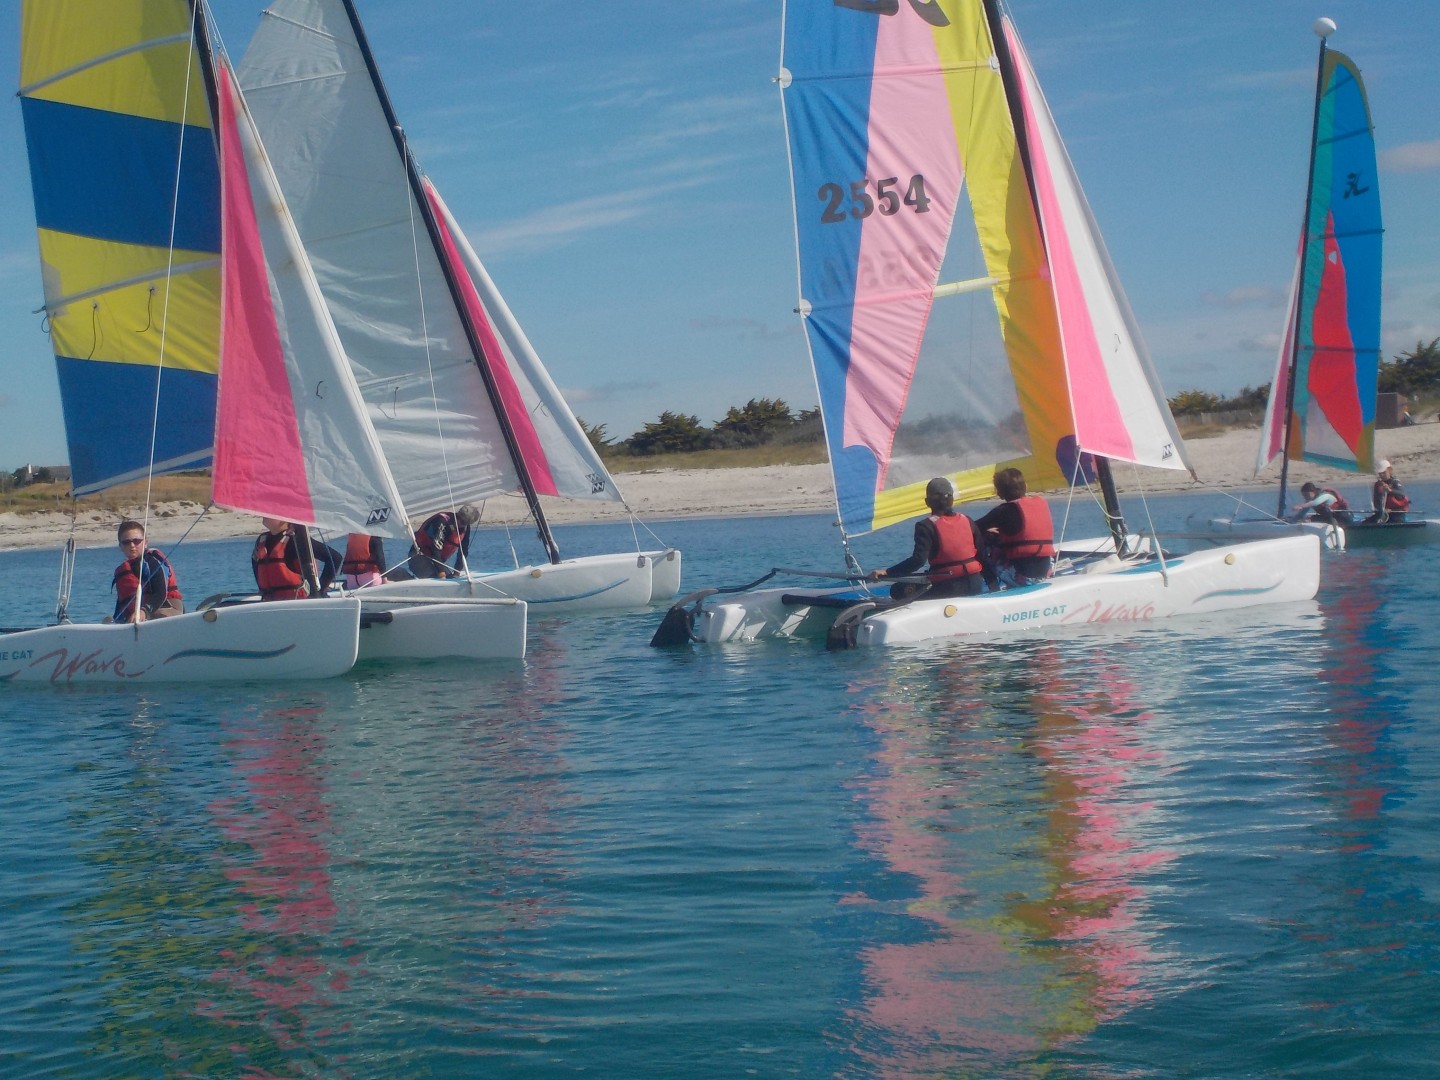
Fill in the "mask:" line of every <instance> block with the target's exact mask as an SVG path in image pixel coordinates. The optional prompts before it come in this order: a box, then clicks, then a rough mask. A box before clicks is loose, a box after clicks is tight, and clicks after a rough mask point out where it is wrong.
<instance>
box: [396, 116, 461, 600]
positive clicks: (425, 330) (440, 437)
mask: <svg viewBox="0 0 1440 1080" xmlns="http://www.w3.org/2000/svg"><path fill="white" fill-rule="evenodd" d="M396 130H397V133H398V134H399V136H400V139H401V141H402V142H403V143H404V144H405V150H404V155H405V160H406V161H408V160H409V156H410V141H409V139H408V137H407V136H406V135H405V132H404V131H402V130H400V129H398V128H397V129H396ZM415 198H416V196H415V192H414V189H413V188H412V187H409V186H407V187H406V199H405V207H406V210H408V211H409V214H410V251H411V254H412V255H413V256H414V261H415V295H416V297H417V298H418V299H419V301H420V334H421V340H422V341H424V342H425V375H426V378H427V379H429V382H430V410H431V412H432V413H433V414H434V416H435V438H436V440H437V441H438V442H439V444H440V470H441V472H442V473H444V476H445V500H446V503H447V505H448V506H449V507H450V513H452V514H454V515H456V520H457V521H458V520H459V513H460V508H459V506H458V505H457V504H456V502H455V485H454V482H453V480H452V479H451V476H450V455H449V452H448V451H447V450H446V447H445V427H444V424H443V423H442V422H441V420H440V396H439V394H437V393H436V391H435V361H434V358H433V357H432V355H431V348H430V323H429V318H428V315H427V313H426V310H425V282H424V280H423V278H422V277H421V270H420V236H419V233H418V232H416V229H415V210H416V206H415ZM460 561H461V563H462V565H464V564H466V560H465V556H464V555H463V554H462V555H461V556H460ZM465 568H466V572H467V573H468V572H469V566H468V565H466V567H465Z"/></svg>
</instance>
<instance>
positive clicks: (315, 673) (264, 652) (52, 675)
mask: <svg viewBox="0 0 1440 1080" xmlns="http://www.w3.org/2000/svg"><path fill="white" fill-rule="evenodd" d="M359 635H360V601H359V600H355V599H350V598H336V599H325V600H306V601H303V602H294V603H288V604H254V605H250V606H245V607H230V608H212V609H210V610H207V611H197V612H192V613H190V614H188V615H173V616H171V617H169V618H165V619H153V620H151V621H149V622H144V623H140V624H138V625H135V624H129V623H125V624H101V623H86V624H80V623H66V624H63V625H60V626H46V627H41V628H39V629H36V630H18V631H14V632H12V633H8V634H5V635H3V636H0V683H6V682H12V683H22V682H26V683H28V682H38V683H58V684H69V683H122V684H123V683H132V682H207V683H208V682H233V681H238V680H247V681H248V680H269V679H321V678H328V677H330V676H334V675H340V674H343V673H344V672H346V671H349V670H350V668H351V667H352V666H354V664H355V659H356V656H357V655H358V651H359Z"/></svg>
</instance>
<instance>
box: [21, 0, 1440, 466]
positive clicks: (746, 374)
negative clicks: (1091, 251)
mask: <svg viewBox="0 0 1440 1080" xmlns="http://www.w3.org/2000/svg"><path fill="white" fill-rule="evenodd" d="M813 2H819V0H813ZM259 6H260V5H259V3H258V0H243V2H241V0H216V2H215V3H214V11H215V14H216V17H217V19H218V20H219V23H220V29H221V34H222V36H223V39H224V41H225V43H226V45H227V47H228V48H229V49H230V51H231V53H232V55H234V56H236V57H237V58H238V56H239V55H240V54H241V53H243V51H244V47H245V44H246V42H247V40H248V38H249V35H250V33H251V30H252V29H253V26H254V23H255V21H256V19H257V17H258V10H259ZM5 8H6V9H7V10H8V12H9V17H8V22H7V23H5V24H4V25H5V28H6V33H5V34H4V35H0V81H3V82H4V83H5V84H6V85H9V86H11V87H14V86H16V85H17V82H18V70H17V61H16V40H15V37H16V30H17V28H18V23H19V17H18V4H15V3H6V4H5ZM1011 10H1012V13H1013V15H1014V17H1015V20H1016V24H1017V25H1018V27H1019V29H1020V33H1021V35H1022V36H1023V37H1024V39H1025V41H1026V44H1027V47H1028V48H1029V50H1030V53H1031V58H1032V60H1033V62H1034V64H1035V66H1036V68H1037V71H1038V73H1039V76H1040V79H1041V82H1042V84H1043V85H1044V87H1045V90H1046V95H1047V97H1048V98H1049V101H1050V104H1051V107H1052V109H1053V110H1054V111H1055V113H1056V117H1057V119H1058V121H1059V124H1060V127H1061V131H1062V133H1063V134H1064V136H1065V139H1066V142H1067V145H1068V147H1069V150H1070V154H1071V157H1072V158H1073V159H1074V162H1075V166H1076V169H1077V171H1078V172H1079V175H1080V179H1081V182H1082V183H1083V184H1084V186H1085V189H1086V193H1087V195H1088V196H1089V199H1090V202H1091V205H1092V208H1093V209H1094V212H1095V216H1096V218H1097V220H1098V221H1099V223H1100V228H1101V231H1102V232H1103V234H1104V236H1105V240H1106V243H1107V245H1108V246H1109V248H1110V253H1111V255H1112V257H1113V259H1114V262H1115V264H1116V266H1117V268H1118V270H1119V273H1120V276H1121V279H1122V281H1123V282H1124V283H1125V287H1126V290H1127V292H1128V294H1129V297H1130V300H1131V304H1132V306H1133V307H1134V308H1135V311H1136V314H1137V316H1138V317H1139V319H1140V323H1141V326H1142V328H1143V330H1144V333H1145V337H1146V340H1147V341H1148V343H1149V346H1150V350H1151V352H1152V353H1153V355H1154V357H1155V360H1156V364H1157V366H1158V368H1159V371H1160V375H1161V378H1162V380H1163V381H1164V383H1165V386H1166V388H1167V390H1168V392H1170V393H1171V394H1174V393H1175V392H1177V391H1179V390H1184V389H1192V388H1193V389H1205V390H1213V391H1216V392H1220V393H1232V392H1234V391H1236V390H1239V389H1240V388H1241V387H1242V386H1246V385H1257V384H1260V383H1263V382H1266V381H1268V379H1269V378H1270V374H1271V368H1272V365H1273V358H1274V350H1275V348H1276V344H1277V342H1278V335H1279V330H1280V325H1279V324H1280V321H1281V318H1282V306H1283V301H1284V296H1283V293H1284V290H1285V288H1286V285H1287V283H1288V278H1289V274H1290V270H1291V263H1292V260H1293V255H1294V249H1295V242H1296V238H1297V236H1298V230H1299V223H1300V215H1301V211H1302V204H1301V200H1302V199H1303V195H1304V173H1305V168H1306V161H1307V155H1308V152H1309V131H1310V117H1311V110H1312V104H1313V103H1312V98H1313V93H1314V80H1315V58H1316V49H1317V39H1316V38H1315V36H1314V35H1313V33H1312V32H1311V29H1310V27H1311V23H1312V22H1313V21H1314V19H1315V17H1316V16H1318V15H1328V16H1330V17H1332V18H1334V19H1335V21H1336V22H1337V23H1338V24H1339V32H1338V33H1337V34H1336V35H1335V36H1334V37H1333V38H1332V39H1331V44H1332V46H1333V47H1335V48H1338V49H1341V50H1342V51H1344V52H1346V53H1348V54H1349V55H1350V56H1351V57H1352V58H1354V59H1355V61H1356V62H1357V63H1358V64H1359V66H1360V68H1361V70H1362V72H1363V73H1364V75H1365V79H1366V83H1367V88H1368V90H1369V94H1370V106H1371V111H1372V114H1373V116H1374V119H1375V125H1376V138H1377V143H1378V145H1379V147H1380V154H1381V168H1380V173H1381V187H1382V193H1383V198H1384V204H1385V222H1386V236H1385V308H1384V315H1383V318H1384V333H1385V348H1386V354H1387V356H1389V355H1393V354H1394V353H1395V352H1398V351H1402V350H1404V349H1408V348H1411V347H1413V346H1414V344H1415V342H1416V341H1418V340H1425V341H1429V340H1430V339H1431V338H1433V337H1436V336H1437V335H1440V96H1437V95H1436V92H1435V80H1436V76H1437V65H1436V61H1435V58H1434V54H1433V49H1434V43H1435V42H1436V41H1437V40H1440V3H1437V2H1436V0H1387V2H1385V3H1383V4H1382V3H1376V2H1374V0H1369V2H1361V0H1343V2H1330V3H1320V4H1317V3H1315V2H1314V0H1308V2H1305V3H1301V2H1299V0H1260V2H1248V3H1240V2H1237V0H1230V2H1228V3H1210V4H1175V3H1169V2H1164V0H1160V2H1157V0H1105V2H1104V3H1096V2H1094V0H1012V2H1011ZM361 14H362V17H363V18H364V19H365V21H366V26H367V29H368V31H369V34H370V38H371V42H372V44H373V46H374V48H375V51H376V54H377V58H378V61H379V65H380V69H381V72H382V73H383V75H384V77H385V79H386V81H387V83H388V85H389V88H390V91H391V95H392V97H393V98H394V100H395V104H396V109H397V112H398V113H399V116H400V118H401V121H402V123H404V124H405V126H406V129H407V131H408V133H409V136H410V140H411V144H412V146H414V148H415V150H416V152H417V154H418V155H419V157H420V160H421V164H422V166H423V167H424V168H425V169H426V170H427V171H428V172H429V173H430V175H431V176H432V178H433V179H434V180H435V182H436V184H437V185H438V186H439V188H440V190H441V191H442V192H443V193H444V195H445V198H446V200H447V201H448V202H449V204H450V206H451V208H452V209H453V210H454V212H455V213H456V215H457V216H458V217H459V219H460V221H461V223H462V224H463V225H464V227H465V229H466V231H467V233H468V234H469V236H470V238H471V240H472V241H473V242H474V244H475V247H476V249H477V251H478V252H479V253H480V256H481V258H482V259H484V260H485V262H486V264H487V266H488V267H489V269H490V272H491V274H492V276H493V277H494V278H495V280H496V282H497V284H498V285H499V287H500V289H501V290H502V292H504V293H505V295H506V298H507V299H508V301H509V303H510V306H511V307H512V309H513V310H514V311H515V313H516V315H517V316H518V317H519V318H520V320H521V322H522V323H523V324H524V326H525V328H526V330H527V332H528V333H529V334H530V336H531V339H532V340H533V341H534V343H535V345H536V348H537V349H538V351H539V352H540V355H541V357H542V358H543V359H544V360H545V362H546V364H547V366H548V367H549V368H550V370H551V373H552V375H553V376H554V378H555V380H556V382H557V383H559V385H560V386H561V387H562V389H563V390H564V391H565V392H566V394H567V396H568V397H569V398H570V401H571V404H572V405H573V407H574V408H575V410H576V412H578V413H579V414H580V415H581V416H582V417H584V418H585V419H586V420H587V421H588V422H590V423H592V424H604V425H605V426H606V429H607V432H608V433H609V434H610V435H611V436H612V437H616V438H624V437H626V436H628V435H630V434H631V433H633V432H634V431H636V430H638V429H639V428H640V427H641V426H642V425H643V424H644V423H646V422H647V421H649V420H653V419H654V418H655V417H657V416H658V415H659V413H660V412H661V411H662V410H664V409H672V410H677V411H681V412H685V413H694V414H696V415H698V416H699V417H700V419H701V421H702V422H704V423H707V424H708V423H711V422H713V421H715V420H716V419H718V418H720V417H721V416H723V415H724V412H725V410H726V409H727V408H728V407H729V406H731V405H737V404H743V403H744V402H745V401H746V400H747V399H749V398H751V397H779V398H783V399H784V400H786V401H787V402H789V403H790V404H791V405H792V406H794V407H795V408H797V409H798V408H806V407H810V406H813V405H814V404H815V400H816V394H815V389H814V384H813V380H812V378H811V376H810V372H809V366H808V361H807V358H806V352H805V346H804V341H803V338H802V336H801V333H800V330H799V327H798V325H797V319H796V318H795V316H794V315H793V314H792V313H791V312H792V309H793V308H794V306H795V292H796V285H795V261H794V240H793V231H792V224H791V210H790V193H789V181H788V174H787V169H786V154H785V146H784V131H783V126H782V122H781V116H780V107H779V101H778V91H777V90H776V88H775V86H774V83H773V81H772V79H773V76H774V74H775V72H776V70H777V67H778V64H779V44H780V3H779V0H723V2H722V3H710V4H697V3H678V2H667V0H604V2H601V3H589V4H583V3H582V4H577V3H574V2H566V3H560V2H555V0H525V2H524V3H501V2H500V0H426V2H425V3H414V2H413V0H406V2H403V3H402V2H400V0H369V2H365V0H361ZM19 114H20V110H19V105H18V102H17V101H16V100H15V99H14V98H13V96H12V97H11V99H10V100H9V102H8V103H7V104H6V106H5V108H4V109H3V114H0V143H3V149H4V153H3V154H0V195H3V202H0V205H3V206H4V207H5V208H6V211H7V212H6V213H5V214H4V215H3V216H0V298H3V299H0V467H3V468H6V469H11V468H14V467H16V466H18V465H20V464H23V463H25V462H26V461H33V462H37V463H42V462H43V463H55V462H61V461H64V460H65V449H64V437H63V431H62V423H61V419H60V407H59V400H58V394H57V390H56V385H55V375H54V368H53V365H52V363H51V360H50V351H49V345H48V342H47V340H46V338H45V337H44V336H43V334H42V333H41V324H40V319H39V316H37V315H34V314H32V312H33V310H34V309H35V308H37V307H38V306H39V304H40V299H41V292H40V280H39V272H38V266H37V260H36V251H35V238H34V216H33V211H32V205H31V198H30V189H29V175H28V171H27V168H26V164H25V157H24V138H23V133H22V131H21V125H20V115H19ZM101 167H103V163H102V166H101Z"/></svg>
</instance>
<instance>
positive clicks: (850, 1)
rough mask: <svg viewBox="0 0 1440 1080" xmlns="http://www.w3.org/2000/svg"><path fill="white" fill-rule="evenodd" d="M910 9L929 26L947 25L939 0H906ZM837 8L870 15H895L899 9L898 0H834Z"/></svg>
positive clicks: (947, 19)
mask: <svg viewBox="0 0 1440 1080" xmlns="http://www.w3.org/2000/svg"><path fill="white" fill-rule="evenodd" d="M908 2H909V4H910V10H911V11H913V12H915V14H916V15H919V16H920V18H922V19H924V20H925V21H926V22H927V23H929V24H930V25H931V26H949V25H950V19H949V17H948V16H946V14H945V12H943V11H941V10H940V3H939V0H908ZM835 6H836V7H838V8H848V9H849V10H851V11H864V12H866V13H868V14H871V15H896V14H898V13H899V11H900V0H835Z"/></svg>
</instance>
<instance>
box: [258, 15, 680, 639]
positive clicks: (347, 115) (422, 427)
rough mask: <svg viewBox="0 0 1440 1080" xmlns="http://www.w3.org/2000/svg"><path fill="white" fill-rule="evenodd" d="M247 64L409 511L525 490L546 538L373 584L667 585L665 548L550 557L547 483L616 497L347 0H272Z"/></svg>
mask: <svg viewBox="0 0 1440 1080" xmlns="http://www.w3.org/2000/svg"><path fill="white" fill-rule="evenodd" d="M240 73H241V80H242V83H243V85H244V87H245V91H246V96H247V98H248V99H249V101H250V103H251V106H252V108H253V109H254V111H255V115H256V118H257V122H258V123H259V124H260V128H261V131H262V133H263V135H264V138H265V145H266V148H267V150H269V152H270V154H271V157H272V160H273V161H274V162H275V166H276V170H277V174H278V176H279V178H280V183H281V186H282V188H283V189H284V190H285V193H286V196H287V199H288V202H289V206H290V209H291V212H292V213H293V214H294V215H295V221H296V224H297V226H298V228H299V230H300V234H301V236H302V238H303V239H304V241H305V245H306V247H307V249H308V250H309V252H310V253H311V256H312V261H313V262H314V264H315V266H316V271H317V274H318V277H319V281H320V286H321V289H322V290H323V291H324V294H325V298H326V300H327V302H328V303H329V305H330V308H331V311H332V312H333V314H334V318H335V323H336V325H337V327H338V329H339V332H340V336H341V338H342V340H343V341H344V343H345V348H346V352H347V354H348V355H349V358H350V362H351V364H352V366H353V368H354V370H355V373H356V375H357V377H358V379H359V382H360V385H361V387H362V390H363V392H364V394H365V398H366V401H367V403H368V405H369V408H370V416H371V420H372V422H373V423H374V425H375V428H376V431H377V432H378V434H379V437H380V443H381V446H382V447H383V448H384V451H385V456H386V459H387V460H388V461H389V463H390V467H391V469H392V470H393V471H394V473H395V476H396V480H397V482H398V483H399V485H400V489H401V491H402V492H403V493H404V495H405V498H406V501H407V504H408V506H409V508H410V510H411V512H412V513H414V514H415V515H417V517H418V518H423V517H425V516H427V515H429V514H431V513H434V512H437V511H445V510H450V511H453V510H454V509H455V508H456V507H457V506H459V505H461V504H463V503H482V504H483V502H484V501H485V500H487V499H490V498H494V497H497V496H501V495H505V494H506V493H510V492H514V491H519V492H521V493H522V494H523V495H524V498H525V500H526V502H527V505H528V508H529V511H530V516H531V517H532V519H533V520H534V523H535V526H536V530H537V532H538V534H539V538H540V541H541V543H542V545H543V547H544V550H545V553H546V558H547V561H545V562H541V563H536V564H534V565H527V566H512V567H509V568H505V569H500V570H481V569H479V568H477V567H470V568H468V570H467V572H466V573H465V574H462V575H461V576H459V577H456V578H451V579H447V580H435V579H427V580H416V581H399V582H388V583H385V584H380V585H376V586H373V587H370V588H368V589H366V590H365V592H366V594H367V595H372V596H375V597H377V598H378V597H435V596H442V597H443V596H472V595H482V596H483V595H499V594H503V595H508V596H516V597H519V598H521V599H524V600H526V601H528V602H529V603H532V604H536V605H540V606H541V607H542V608H543V610H544V611H546V612H547V613H549V612H555V611H579V610H587V609H599V608H624V607H638V606H643V605H645V604H648V603H650V602H651V601H652V600H664V599H670V598H672V597H673V596H674V595H675V594H676V592H678V591H679V587H680V568H681V560H680V552H679V551H677V550H675V549H674V548H661V549H651V550H640V549H639V543H638V541H637V550H636V551H633V552H628V553H617V554H608V555H594V556H587V557H583V558H567V559H562V558H561V555H560V549H559V545H558V544H557V543H556V540H555V537H554V534H553V533H552V531H551V529H550V526H549V523H548V522H547V520H546V517H545V512H544V508H543V506H542V503H541V497H542V496H544V497H559V498H568V499H599V500H613V501H621V502H623V499H622V498H621V496H620V493H619V491H618V490H617V489H616V486H615V481H614V479H613V478H612V477H611V476H610V474H609V472H608V471H607V470H606V468H605V466H604V464H603V463H602V462H601V461H600V458H599V456H598V455H597V454H596V452H595V450H594V448H593V447H592V446H591V444H590V441H589V439H588V438H587V437H586V435H585V433H584V431H583V430H582V428H581V427H580V424H579V423H578V421H577V420H576V419H575V416H574V414H573V413H572V412H571V411H570V408H569V406H568V405H567V404H566V402H565V400H564V398H563V396H562V395H561V394H560V392H559V390H558V389H557V388H556V386H555V385H554V383H553V382H552V381H551V379H550V377H549V375H548V373H547V372H546V371H545V368H544V366H543V365H542V364H541V363H540V360H539V358H538V357H537V355H536V353H535V350H534V349H533V348H532V347H531V344H530V342H529V340H528V339H527V338H526V336H525V334H524V331H523V330H522V329H521V328H520V326H519V323H518V322H517V321H516V320H515V318H514V316H513V314H512V313H511V312H510V310H509V308H508V307H507V306H506V304H505V302H504V300H503V299H502V298H501V296H500V293H499V291H498V290H497V289H496V288H495V284H494V282H493V281H492V280H491V278H490V276H489V274H488V273H486V271H485V268H484V266H483V265H481V262H480V260H479V258H478V257H477V256H476V254H475V251H474V249H473V248H472V247H471V246H470V244H469V242H468V241H467V240H466V238H465V235H464V233H463V232H462V231H461V229H460V226H459V224H458V223H457V222H456V220H455V217H454V216H453V215H452V214H451V213H450V210H449V208H448V207H447V206H446V205H445V203H444V201H443V200H442V199H441V197H440V194H439V192H438V191H437V190H436V188H435V186H434V184H433V183H432V182H431V181H430V179H429V178H428V177H427V176H425V175H424V174H423V173H422V172H421V171H420V168H419V166H418V164H417V162H416V159H415V156H414V154H413V153H412V152H411V150H410V147H409V144H408V142H407V141H406V139H405V136H404V133H403V130H402V129H401V128H400V126H399V123H398V121H397V119H396V117H395V113H394V110H393V108H392V106H391V103H390V99H389V96H388V94H387V92H386V89H385V86H384V84H383V82H382V81H381V79H380V74H379V70H378V68H377V67H376V64H375V58H374V54H373V53H372V51H371V49H370V45H369V42H368V40H367V38H366V36H365V32H364V29H363V27H362V25H361V23H360V18H359V15H358V13H357V11H356V9H355V5H354V4H353V3H351V2H350V0H275V2H274V3H272V4H271V5H270V7H269V8H267V9H266V11H265V14H264V18H263V19H262V21H261V25H260V27H259V29H258V30H257V32H256V34H255V37H254V39H253V40H252V41H251V43H250V46H249V48H248V49H247V51H246V53H245V57H244V59H243V61H242V63H241V65H240ZM417 523H418V522H417ZM517 561H518V560H517Z"/></svg>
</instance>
